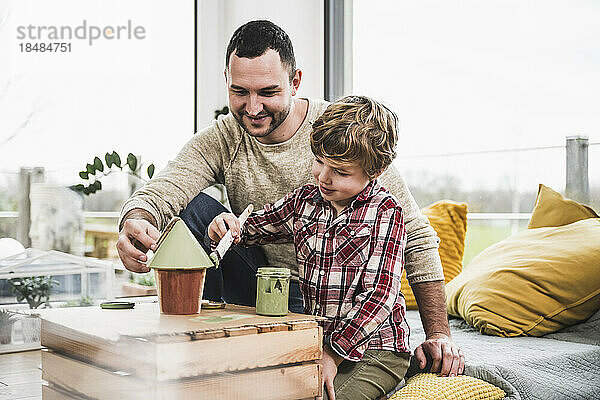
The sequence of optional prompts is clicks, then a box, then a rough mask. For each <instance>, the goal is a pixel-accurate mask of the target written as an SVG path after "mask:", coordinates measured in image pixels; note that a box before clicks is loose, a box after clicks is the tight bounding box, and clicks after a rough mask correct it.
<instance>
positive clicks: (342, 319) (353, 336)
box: [242, 180, 410, 361]
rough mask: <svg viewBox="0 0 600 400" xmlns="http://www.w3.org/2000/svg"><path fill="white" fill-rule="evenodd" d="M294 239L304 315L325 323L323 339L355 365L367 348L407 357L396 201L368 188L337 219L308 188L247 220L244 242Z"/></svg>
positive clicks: (400, 232)
mask: <svg viewBox="0 0 600 400" xmlns="http://www.w3.org/2000/svg"><path fill="white" fill-rule="evenodd" d="M291 241H293V242H294V244H295V246H296V257H297V261H298V267H299V278H300V289H301V290H302V294H303V297H304V311H305V312H306V313H308V314H314V315H319V316H322V317H325V318H326V319H325V320H324V321H323V322H322V326H323V330H324V339H325V342H326V343H328V344H329V345H330V346H331V348H332V349H333V350H334V351H335V352H336V353H338V354H339V355H340V356H342V357H344V358H345V359H347V360H351V361H360V360H361V359H362V357H363V354H364V352H365V350H366V349H375V350H392V351H397V352H410V350H409V348H408V335H409V327H408V324H407V323H406V321H405V303H404V297H403V296H402V293H401V292H400V276H401V275H402V271H403V269H404V248H405V245H406V231H405V228H404V217H403V213H402V209H401V208H400V206H399V205H398V202H397V200H396V199H395V198H394V197H393V196H392V195H391V194H390V193H389V192H388V191H386V190H385V189H384V188H383V187H381V186H380V185H379V184H378V183H377V181H376V180H375V181H373V182H371V183H369V184H368V185H367V186H366V187H365V189H364V190H363V191H362V192H361V193H359V194H358V196H357V197H356V199H354V200H353V201H352V202H351V203H350V205H349V206H348V207H346V208H345V209H344V210H343V211H342V212H341V213H340V214H339V215H338V216H337V217H334V209H333V207H332V206H331V204H330V203H329V202H328V201H326V200H324V199H323V197H322V196H321V194H320V192H319V189H318V188H317V187H316V186H314V185H306V186H303V187H301V188H299V189H296V190H295V191H293V192H291V193H288V194H287V195H286V196H285V197H284V198H283V199H281V200H279V201H277V202H275V203H274V204H267V205H265V206H264V209H263V210H260V211H258V212H255V213H253V214H251V215H250V217H248V220H247V222H246V224H245V226H244V231H243V235H242V243H243V244H246V245H252V244H266V243H284V242H291Z"/></svg>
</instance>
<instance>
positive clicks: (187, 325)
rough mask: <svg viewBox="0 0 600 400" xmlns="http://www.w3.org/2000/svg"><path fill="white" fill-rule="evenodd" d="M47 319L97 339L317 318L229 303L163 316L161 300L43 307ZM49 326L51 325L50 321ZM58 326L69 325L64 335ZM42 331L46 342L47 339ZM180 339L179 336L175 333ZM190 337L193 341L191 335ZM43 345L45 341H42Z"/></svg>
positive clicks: (198, 330) (153, 338)
mask: <svg viewBox="0 0 600 400" xmlns="http://www.w3.org/2000/svg"><path fill="white" fill-rule="evenodd" d="M39 312H40V314H41V317H42V325H44V321H45V322H47V323H52V324H54V325H55V326H56V327H57V328H56V333H59V334H61V336H64V337H69V336H68V334H69V333H70V332H71V331H73V332H77V333H78V334H79V335H81V336H83V337H90V338H94V339H95V340H105V341H118V340H119V339H120V338H121V337H142V338H145V339H147V340H154V341H155V340H157V337H160V336H163V335H166V336H167V338H169V337H171V336H172V335H174V334H180V333H186V332H205V331H215V330H219V329H225V328H239V327H241V326H251V325H260V324H275V323H284V324H285V323H288V322H296V321H316V320H318V319H319V318H320V317H317V316H314V315H304V314H294V313H289V314H288V315H286V316H283V317H265V316H261V315H257V314H256V312H255V309H254V308H251V307H244V306H236V305H231V304H228V305H227V306H226V307H225V308H224V309H213V310H210V309H209V310H202V311H201V313H200V314H195V315H163V314H160V311H159V305H158V303H147V304H136V306H135V308H134V309H131V310H102V309H100V308H99V307H73V308H62V309H48V310H45V309H44V310H39ZM46 325H48V324H46ZM58 327H65V328H69V329H70V331H66V332H65V333H64V335H63V334H62V332H60V330H59V328H58ZM43 336H44V335H43V332H42V341H43ZM173 338H174V339H178V336H173ZM188 338H189V340H192V339H191V338H190V337H189V335H188ZM42 345H43V343H42Z"/></svg>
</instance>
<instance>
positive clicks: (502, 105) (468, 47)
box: [353, 0, 600, 190]
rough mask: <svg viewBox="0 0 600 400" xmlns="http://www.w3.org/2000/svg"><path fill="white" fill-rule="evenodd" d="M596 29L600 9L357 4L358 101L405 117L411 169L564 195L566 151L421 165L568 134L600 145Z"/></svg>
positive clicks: (594, 5) (457, 0)
mask: <svg viewBox="0 0 600 400" xmlns="http://www.w3.org/2000/svg"><path fill="white" fill-rule="evenodd" d="M374 3H376V6H374ZM381 10H386V12H381ZM598 21H600V2H598V1H583V0H563V1H557V0H544V1H532V0H501V1H492V0H483V1H482V0H422V1H392V0H386V1H381V0H380V1H375V2H373V1H370V2H367V1H355V2H354V38H355V46H354V71H353V73H354V92H356V93H364V94H369V95H371V96H373V97H375V98H378V99H381V100H384V101H386V102H387V103H388V104H390V105H391V107H392V109H394V110H395V111H396V112H397V113H398V115H399V119H400V131H401V137H400V145H399V148H398V152H399V158H398V165H399V166H400V167H401V168H402V169H404V170H407V169H419V168H420V169H427V168H431V169H432V170H434V171H435V170H438V171H440V172H441V171H444V170H448V171H451V172H452V173H455V174H459V176H461V177H462V179H463V181H470V185H469V186H470V187H476V186H480V185H487V184H488V183H489V182H488V181H496V182H498V183H501V184H504V182H505V181H506V180H505V179H504V180H503V179H498V178H499V177H501V176H503V175H517V176H516V177H514V178H510V179H509V181H512V182H513V183H515V182H517V184H518V186H520V187H521V189H522V190H526V188H527V187H531V188H532V189H533V188H534V187H537V182H536V181H545V182H546V183H550V184H552V185H554V186H555V187H556V186H559V187H558V189H562V187H564V179H565V178H564V174H565V172H564V169H565V168H564V164H565V161H564V158H565V154H564V150H553V149H550V150H543V151H529V152H523V153H502V154H498V155H496V154H484V155H477V156H461V157H437V158H423V159H419V158H418V156H421V155H431V154H448V153H460V152H471V151H481V150H491V149H514V148H530V147H544V146H557V145H558V146H560V145H564V144H565V137H566V136H571V135H584V136H588V137H589V141H590V143H593V142H596V143H597V142H600V112H598V110H600V23H598ZM599 147H600V146H595V147H591V148H590V179H591V180H592V181H595V182H596V183H597V184H600V175H599V174H598V173H597V172H596V171H600V165H599V163H600V161H598V159H599V157H600V148H599ZM415 157H417V158H415ZM594 166H596V168H595V169H594V168H593V167H594ZM519 182H520V183H519ZM560 186H562V187H560Z"/></svg>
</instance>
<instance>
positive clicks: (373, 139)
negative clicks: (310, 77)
mask: <svg viewBox="0 0 600 400" xmlns="http://www.w3.org/2000/svg"><path fill="white" fill-rule="evenodd" d="M312 128H313V129H312V132H311V134H310V147H311V150H312V152H313V153H314V154H315V155H316V156H319V157H323V158H326V159H329V160H332V161H334V162H338V163H341V164H350V163H358V164H359V165H360V166H361V167H362V168H363V169H364V171H365V173H366V175H367V176H368V177H369V179H374V178H375V177H377V175H378V174H379V173H381V172H383V171H384V170H385V169H386V168H387V167H388V166H389V165H390V164H391V163H392V161H393V160H394V158H395V157H396V150H395V148H396V142H397V141H398V117H397V116H396V114H395V113H394V112H393V111H391V110H390V109H389V108H387V107H386V106H384V105H383V104H381V103H379V102H377V101H375V100H373V99H371V98H369V97H366V96H346V97H343V98H341V99H340V100H338V101H336V102H335V103H331V104H330V105H329V107H327V109H326V110H325V112H324V113H323V115H321V116H320V117H319V118H317V120H316V121H315V122H314V123H313V126H312Z"/></svg>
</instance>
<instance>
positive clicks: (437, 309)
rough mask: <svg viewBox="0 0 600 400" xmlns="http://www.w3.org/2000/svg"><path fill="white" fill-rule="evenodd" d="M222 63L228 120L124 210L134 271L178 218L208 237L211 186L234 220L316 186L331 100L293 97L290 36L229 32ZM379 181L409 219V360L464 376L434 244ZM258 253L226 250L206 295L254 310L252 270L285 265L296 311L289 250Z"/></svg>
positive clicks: (389, 176) (419, 219)
mask: <svg viewBox="0 0 600 400" xmlns="http://www.w3.org/2000/svg"><path fill="white" fill-rule="evenodd" d="M225 63H226V67H225V81H226V84H227V89H228V93H229V108H230V110H231V111H230V114H229V115H227V116H225V117H220V118H219V119H218V120H217V121H215V122H214V123H213V124H212V125H211V126H209V127H208V128H206V129H204V130H202V131H200V132H198V133H197V134H196V135H194V137H193V138H192V139H191V140H190V141H189V142H188V143H187V144H186V145H185V146H184V148H183V149H182V150H181V152H180V153H179V154H178V155H177V157H176V158H175V160H174V161H171V162H170V163H169V164H168V165H167V167H166V168H165V169H164V170H163V171H161V172H160V173H159V174H158V176H156V177H155V178H154V179H153V180H152V181H150V182H149V183H148V184H147V185H145V186H144V187H143V188H142V189H140V190H139V191H137V192H136V193H135V194H134V195H133V196H132V197H131V198H130V199H129V200H128V201H127V202H126V203H125V204H124V206H123V209H122V211H121V220H120V222H119V226H120V234H119V241H118V243H117V249H118V251H119V256H120V257H121V260H122V261H123V264H124V265H125V267H126V268H127V269H128V270H130V271H133V272H146V271H148V268H147V267H146V266H145V264H144V263H145V262H146V261H147V256H146V254H145V253H146V252H147V250H148V249H155V248H156V240H157V239H158V237H159V229H163V228H164V227H165V225H166V224H167V223H168V221H169V220H170V219H171V218H172V217H173V216H174V215H177V214H179V215H180V216H181V217H182V219H184V221H185V222H186V223H187V224H188V226H189V227H190V229H191V230H192V232H193V233H194V234H195V235H196V237H197V238H198V240H199V241H200V242H201V243H203V242H204V241H205V239H206V238H205V234H206V227H207V225H208V224H209V223H210V222H211V221H212V219H213V218H214V217H215V216H216V215H218V214H220V213H221V212H223V211H225V210H224V208H223V207H222V206H219V205H218V203H216V202H215V201H213V200H211V199H210V198H208V196H206V195H203V194H200V192H201V191H202V190H203V189H205V188H206V187H208V186H211V185H212V184H215V183H221V184H224V185H225V187H226V189H227V194H228V197H229V201H230V205H231V210H232V211H233V212H234V213H235V214H236V215H239V214H240V213H241V211H242V210H243V209H244V208H245V207H246V206H247V205H248V204H250V203H252V204H254V207H255V208H262V207H263V206H264V204H267V203H270V202H273V201H275V200H277V199H279V198H281V197H283V196H284V195H285V194H286V193H288V192H290V191H291V190H293V189H296V188H298V187H300V186H303V185H305V184H307V183H312V182H313V177H312V175H311V165H312V162H313V156H312V153H311V151H310V144H309V135H310V131H311V125H312V123H313V122H314V121H315V120H316V119H317V118H318V117H319V116H320V115H321V114H322V112H323V111H324V110H325V108H326V107H327V105H328V103H327V102H325V101H322V100H314V99H299V98H296V97H295V95H296V91H297V90H298V87H299V86H300V82H301V79H302V72H301V71H300V70H299V69H296V64H295V58H294V53H293V48H292V44H291V41H290V39H289V37H288V36H287V34H286V33H285V32H284V31H283V30H282V29H281V28H279V27H278V26H276V25H274V24H273V23H271V22H268V21H252V22H249V23H247V24H245V25H243V26H241V27H240V28H238V29H237V30H236V31H235V32H234V34H233V36H232V38H231V40H230V42H229V45H228V47H227V52H226V59H225ZM381 182H382V184H383V186H384V187H386V188H387V189H388V190H389V191H390V192H392V193H393V194H394V195H395V196H396V197H397V198H398V200H399V202H400V205H401V207H402V209H403V212H404V214H405V224H406V230H407V234H408V242H407V246H406V261H405V268H406V271H407V276H408V279H409V282H411V285H412V289H413V292H414V294H415V297H416V298H417V302H418V304H419V309H420V314H421V319H422V321H423V326H424V329H425V332H426V334H427V339H426V341H425V342H424V343H422V344H421V345H420V346H419V347H418V348H417V349H416V350H415V357H416V359H417V361H418V362H419V366H420V367H421V368H424V367H425V365H426V364H427V363H428V362H430V363H431V367H430V369H431V371H432V372H440V373H441V374H442V375H457V374H460V373H462V372H463V368H464V356H463V355H462V354H461V352H460V349H459V348H458V346H456V345H455V344H454V343H453V342H452V340H451V338H450V330H449V327H448V320H447V316H446V307H445V301H444V281H443V272H442V269H441V263H440V260H439V255H438V253H437V243H438V239H437V237H436V235H435V232H434V231H433V229H432V228H431V226H429V223H428V222H427V219H426V218H425V217H423V216H422V215H421V214H420V211H419V209H418V206H417V205H416V203H415V201H414V199H413V198H412V196H411V194H410V192H409V191H408V188H407V187H406V185H405V184H404V182H403V180H402V178H401V177H400V175H399V173H398V172H397V171H396V170H395V169H394V168H393V167H391V168H389V169H388V170H387V171H386V173H384V174H383V175H382V176H381ZM204 244H206V243H204ZM262 250H264V253H263V252H262V251H261V250H260V249H254V250H251V251H247V252H244V251H242V249H239V248H238V249H235V250H234V251H230V252H229V253H228V255H227V256H226V257H224V258H223V260H222V262H221V268H219V269H218V270H210V272H209V274H208V275H207V281H206V284H205V294H204V295H205V297H206V298H209V299H214V300H219V299H221V297H223V298H224V299H225V300H226V301H228V302H232V303H238V304H247V305H253V300H254V296H255V287H256V286H255V285H256V278H255V270H256V267H257V266H258V265H276V266H288V267H290V268H291V269H292V274H293V275H294V276H295V280H294V281H293V282H292V284H291V287H290V309H291V310H292V311H295V312H301V310H302V299H301V295H300V292H299V287H298V282H297V276H298V267H297V264H296V262H295V252H294V247H293V245H288V244H271V245H266V246H263V248H262ZM334 377H335V374H329V373H327V374H324V381H325V383H326V385H327V386H328V387H333V384H332V382H333V379H334ZM332 395H333V393H331V392H330V398H334V395H333V396H332Z"/></svg>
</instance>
